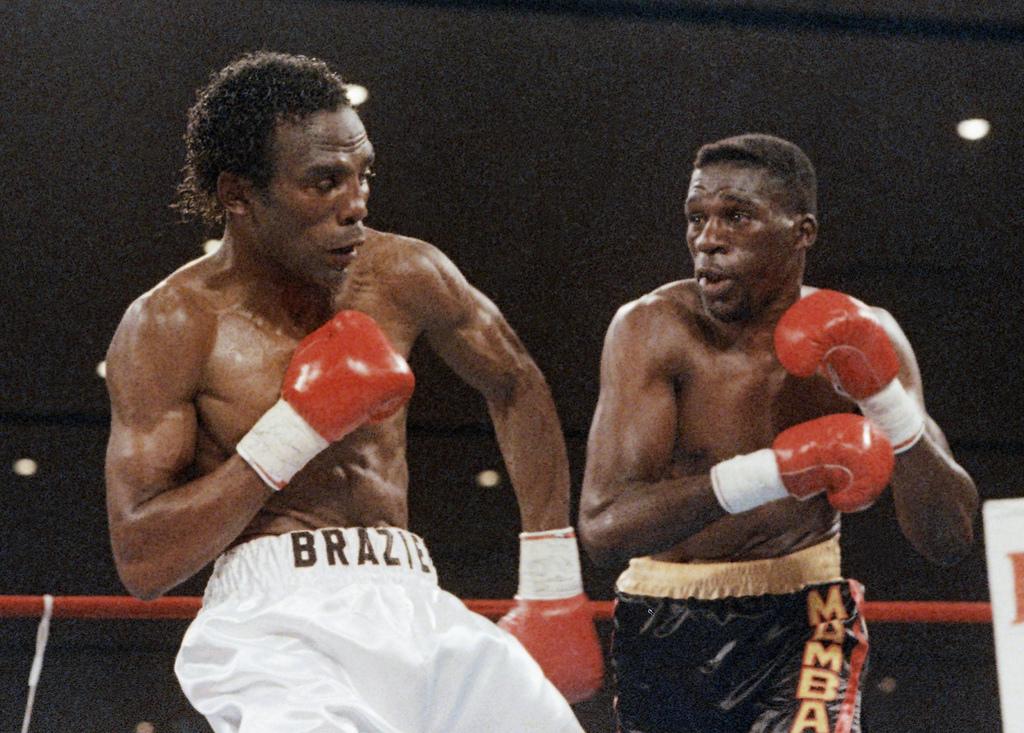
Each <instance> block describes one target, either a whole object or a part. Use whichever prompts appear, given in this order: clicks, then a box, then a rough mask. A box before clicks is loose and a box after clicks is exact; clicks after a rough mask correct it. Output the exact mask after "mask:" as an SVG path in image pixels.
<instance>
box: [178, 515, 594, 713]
mask: <svg viewBox="0 0 1024 733" xmlns="http://www.w3.org/2000/svg"><path fill="white" fill-rule="evenodd" d="M175 672H176V673H177V675H178V680H179V682H180V683H181V686H182V689H183V690H184V692H185V695H186V696H187V697H188V699H189V700H190V702H191V703H192V704H193V705H194V706H195V708H196V709H197V710H199V712H201V713H202V714H203V715H205V716H206V718H207V720H208V721H209V723H210V725H211V726H212V727H213V730H214V731H215V733H328V732H330V733H335V732H338V733H341V732H344V733H428V732H431V733H434V732H436V733H462V732H465V733H470V732H471V731H472V732H473V733H502V732H505V731H507V732H508V733H529V732H532V731H537V732H541V731H543V732H545V733H547V732H551V733H562V732H563V731H565V732H569V731H572V732H573V733H582V731H583V729H582V728H581V727H580V725H579V723H578V722H577V720H576V717H575V715H574V714H573V712H572V708H570V707H569V704H568V703H567V702H566V701H565V698H564V697H562V696H561V694H560V693H559V692H558V691H557V690H556V689H555V687H554V686H553V685H552V684H551V683H550V682H549V681H548V680H547V679H546V678H545V677H544V673H543V672H542V671H541V669H540V667H539V666H538V665H537V663H536V662H535V661H534V660H533V658H532V657H530V655H529V653H528V652H527V651H526V650H525V649H524V648H523V646H522V645H521V644H520V643H519V642H518V641H517V640H516V639H515V638H514V637H513V636H512V635H510V634H508V633H506V632H505V631H503V630H501V629H499V628H498V627H497V625H496V624H494V623H492V622H491V621H489V620H488V619H486V618H484V617H483V616H480V615H478V614H475V613H473V612H471V611H470V610H469V609H467V608H466V606H465V605H464V604H463V603H462V601H460V600H459V599H458V598H457V597H455V596H454V595H452V594H450V593H448V592H446V591H444V590H441V589H440V588H439V587H438V585H437V573H436V571H435V569H434V566H433V564H432V563H431V561H430V556H429V554H428V553H427V550H426V546H425V545H424V543H423V540H422V539H421V538H420V537H418V536H417V535H415V534H413V533H411V532H408V531H405V530H401V529H396V528H393V527H388V528H383V527H380V528H377V527H374V528H362V527H360V528H347V529H337V528H330V529H319V530H316V531H302V532H292V533H289V534H285V535H280V536H277V537H262V538H259V539H255V540H250V541H249V542H246V543H244V544H242V545H239V546H238V547H235V548H233V549H231V550H229V551H227V552H225V553H224V554H223V555H221V557H219V558H218V559H217V562H216V564H215V565H214V569H213V575H212V576H211V578H210V581H209V583H208V584H207V587H206V593H205V596H204V598H203V607H202V609H201V610H200V611H199V614H198V615H197V616H196V619H195V621H193V622H192V624H191V625H190V626H189V629H188V631H187V632H186V634H185V638H184V639H183V641H182V644H181V650H180V651H179V653H178V658H177V662H176V664H175Z"/></svg>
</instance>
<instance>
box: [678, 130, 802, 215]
mask: <svg viewBox="0 0 1024 733" xmlns="http://www.w3.org/2000/svg"><path fill="white" fill-rule="evenodd" d="M713 163H737V164H739V165H750V166H756V167H758V168H764V169H765V170H767V171H768V173H769V174H770V175H771V176H772V177H773V178H775V179H776V181H777V182H778V184H779V189H780V191H781V192H782V195H783V204H784V205H785V206H786V207H787V208H788V209H789V210H790V211H791V212H792V213H795V214H811V215H814V216H817V214H818V178H817V175H816V174H815V172H814V165H813V164H812V163H811V161H810V158H808V157H807V155H806V154H805V153H804V151H803V150H801V149H800V148H799V147H797V146H796V145H794V144H793V143H791V142H789V141H788V140H783V139H782V138H780V137H775V136H773V135H762V134H756V133H751V134H747V135H737V136H736V137H728V138H725V139H724V140H719V141H718V142H714V143H709V144H708V145H704V146H703V147H701V148H700V150H698V151H697V157H696V159H695V160H694V163H693V167H694V168H703V167H705V166H708V165H712V164H713Z"/></svg>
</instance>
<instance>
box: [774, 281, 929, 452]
mask: <svg viewBox="0 0 1024 733" xmlns="http://www.w3.org/2000/svg"><path fill="white" fill-rule="evenodd" d="M775 353H776V355H777V356H778V358H779V361H780V362H782V366H784V367H785V368H786V370H787V371H789V372H790V373H791V374H793V375H795V376H797V377H808V376H810V375H811V374H813V373H814V372H815V371H817V370H818V369H819V368H820V369H824V370H825V371H826V372H827V373H828V375H829V377H830V378H831V379H832V383H833V385H834V386H835V388H836V391H838V392H840V393H841V394H845V395H847V396H849V397H850V398H852V399H853V400H854V401H856V402H857V405H858V406H859V407H860V409H861V412H862V413H863V414H864V415H865V416H866V417H868V418H869V419H871V420H872V421H873V422H875V423H876V424H877V425H878V426H879V427H881V428H882V430H884V431H885V433H886V435H888V436H889V438H890V440H891V441H892V444H893V446H895V448H896V452H897V453H900V452H902V451H905V450H908V449H909V448H911V447H912V446H913V445H914V444H915V443H916V442H917V441H918V439H920V437H921V435H922V434H923V433H924V414H923V411H922V410H921V408H920V406H919V405H918V404H917V403H916V402H915V401H914V399H913V398H912V397H910V395H908V394H907V391H906V389H904V388H903V385H902V384H901V383H900V382H899V380H898V379H896V375H897V374H898V373H899V370H900V362H899V358H898V357H897V355H896V349H895V348H894V347H893V345H892V341H891V340H890V339H889V335H888V334H887V333H886V332H885V329H884V328H883V327H882V324H881V323H880V322H879V320H878V318H877V317H876V316H875V314H874V313H873V312H872V311H871V309H870V308H868V306H866V305H865V304H864V303H862V302H860V301H859V300H856V299H854V298H851V297H850V296H848V295H844V294H843V293H837V292H836V291H834V290H817V291H815V292H813V293H811V294H810V295H808V296H807V297H805V298H801V299H800V300H798V301H797V302H796V303H794V304H793V305H792V306H791V307H790V308H789V310H787V311H786V312H785V313H784V314H783V316H782V318H781V319H780V320H779V323H778V325H777V326H776V328H775Z"/></svg>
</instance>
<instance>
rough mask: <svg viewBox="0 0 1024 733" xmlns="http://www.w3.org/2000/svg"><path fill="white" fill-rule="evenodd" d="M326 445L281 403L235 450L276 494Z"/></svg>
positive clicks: (265, 414)
mask: <svg viewBox="0 0 1024 733" xmlns="http://www.w3.org/2000/svg"><path fill="white" fill-rule="evenodd" d="M328 445H330V443H328V442H327V441H326V440H325V439H324V438H323V436H321V435H320V434H319V433H318V432H316V431H315V430H313V428H311V427H310V426H309V423H307V422H306V421H305V420H303V419H302V416H301V415H299V413H297V412H296V411H295V408H294V407H292V406H291V405H289V404H288V403H287V402H285V401H284V400H283V399H282V400H278V401H277V404H275V405H274V406H273V407H271V408H270V409H269V410H267V411H266V412H265V413H264V414H263V417H261V418H260V419H259V420H258V421H257V422H256V424H255V425H253V426H252V430H250V431H249V432H248V433H246V434H245V435H244V436H243V437H242V439H241V440H240V441H238V445H237V446H235V450H236V451H237V452H238V455H240V456H241V457H242V458H244V459H245V460H246V462H247V463H248V464H249V465H250V466H252V467H253V469H254V470H255V471H256V473H258V474H259V475H260V478H262V479H263V480H264V481H266V483H267V485H268V486H269V487H270V488H272V489H274V490H275V491H277V490H278V489H283V488H284V487H285V486H287V484H288V482H289V481H291V480H292V476H294V475H295V474H297V473H298V472H299V469H301V468H302V467H303V466H305V465H306V464H307V463H308V462H309V461H310V459H311V458H313V456H315V455H316V454H317V453H319V452H320V451H322V450H323V449H324V448H326V447H327V446H328Z"/></svg>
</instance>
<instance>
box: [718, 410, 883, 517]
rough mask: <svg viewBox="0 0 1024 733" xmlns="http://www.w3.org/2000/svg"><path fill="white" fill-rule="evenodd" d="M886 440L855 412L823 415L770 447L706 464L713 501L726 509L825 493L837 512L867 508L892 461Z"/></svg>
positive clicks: (737, 509)
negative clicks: (712, 466) (708, 467)
mask: <svg viewBox="0 0 1024 733" xmlns="http://www.w3.org/2000/svg"><path fill="white" fill-rule="evenodd" d="M895 460H896V459H895V456H894V454H893V450H892V444H891V443H890V442H889V439H888V438H887V437H886V435H885V433H883V432H882V431H881V430H880V429H879V428H878V427H877V426H876V425H874V424H873V423H872V422H871V421H870V420H867V419H865V418H863V417H861V416H860V415H850V414H845V413H841V414H838V415H826V416H825V417H819V418H818V419H816V420H809V421H808V422H805V423H800V424H799V425H794V426H793V427H791V428H789V429H788V430H784V431H782V432H781V433H779V435H778V437H776V438H775V442H774V443H773V444H772V447H771V448H765V449H763V450H759V451H755V452H754V453H748V454H746V455H741V456H736V457H735V458H730V459H729V460H727V461H722V462H721V463H719V464H717V465H716V466H715V467H714V468H712V469H711V483H712V487H713V488H714V491H715V496H716V497H718V502H719V503H720V504H721V505H722V507H723V508H724V509H725V510H726V511H727V512H730V513H737V512H743V511H747V510H749V509H753V508H754V507H757V506H760V505H762V504H766V503H768V502H769V501H775V500H777V499H782V498H785V497H787V496H792V497H795V498H797V499H808V498H810V497H812V496H815V495H817V494H820V493H821V492H822V491H826V492H828V500H829V503H831V504H832V506H833V507H835V509H837V510H838V511H840V512H859V511H862V510H864V509H867V508H868V507H870V506H871V505H872V504H874V503H875V500H876V499H877V498H878V497H879V496H880V495H881V493H882V492H883V491H885V487H886V485H887V484H888V483H889V478H890V477H891V476H892V469H893V466H894V465H895Z"/></svg>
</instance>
